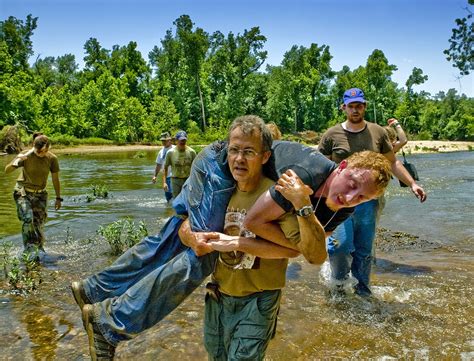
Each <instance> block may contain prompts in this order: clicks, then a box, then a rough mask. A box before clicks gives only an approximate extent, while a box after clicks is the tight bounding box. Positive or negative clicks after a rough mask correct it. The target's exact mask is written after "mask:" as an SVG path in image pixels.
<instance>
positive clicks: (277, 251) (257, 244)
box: [208, 233, 300, 259]
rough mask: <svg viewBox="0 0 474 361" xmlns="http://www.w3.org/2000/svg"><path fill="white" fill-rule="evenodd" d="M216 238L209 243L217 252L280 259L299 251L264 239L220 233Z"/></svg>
mask: <svg viewBox="0 0 474 361" xmlns="http://www.w3.org/2000/svg"><path fill="white" fill-rule="evenodd" d="M219 235H220V238H219V239H218V240H214V239H213V240H210V241H209V243H208V244H209V245H210V246H211V247H212V248H213V249H214V250H216V251H219V252H232V251H241V252H245V253H248V254H251V255H254V256H257V257H260V258H266V259H281V258H293V257H297V256H299V254H300V253H299V252H298V251H296V250H294V249H290V248H286V247H282V246H280V245H278V244H275V243H273V242H268V241H266V240H264V239H255V238H245V237H236V236H228V235H226V234H222V233H220V234H219Z"/></svg>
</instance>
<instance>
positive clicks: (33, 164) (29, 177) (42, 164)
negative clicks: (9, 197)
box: [17, 152, 59, 191]
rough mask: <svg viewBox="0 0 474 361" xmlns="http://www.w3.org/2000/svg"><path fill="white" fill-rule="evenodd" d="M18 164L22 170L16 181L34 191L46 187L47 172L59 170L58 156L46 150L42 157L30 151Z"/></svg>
mask: <svg viewBox="0 0 474 361" xmlns="http://www.w3.org/2000/svg"><path fill="white" fill-rule="evenodd" d="M18 165H19V166H20V167H22V171H21V174H20V175H19V176H18V179H17V183H18V184H19V185H20V186H23V187H25V188H28V189H31V190H35V191H36V190H42V189H45V188H46V183H47V182H48V175H49V172H51V173H57V172H59V162H58V158H57V157H56V155H54V154H53V153H51V152H47V153H46V154H45V156H44V157H38V156H37V155H36V154H35V153H32V154H30V155H29V156H28V158H27V159H25V160H24V161H20V162H19V163H18Z"/></svg>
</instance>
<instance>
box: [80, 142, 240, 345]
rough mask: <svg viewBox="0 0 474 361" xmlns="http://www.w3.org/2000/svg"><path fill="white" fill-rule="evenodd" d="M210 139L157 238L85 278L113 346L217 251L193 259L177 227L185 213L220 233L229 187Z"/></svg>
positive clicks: (177, 293)
mask: <svg viewBox="0 0 474 361" xmlns="http://www.w3.org/2000/svg"><path fill="white" fill-rule="evenodd" d="M219 144H220V143H217V144H216V143H215V144H213V145H211V146H209V147H206V148H205V149H204V150H202V151H201V152H200V153H199V154H198V156H197V157H196V159H195V160H194V162H193V166H192V170H191V175H190V177H189V178H188V180H187V181H186V183H185V184H184V186H183V189H182V191H181V193H180V194H179V196H178V197H176V199H175V200H174V201H173V207H174V208H175V210H176V212H177V214H178V216H173V217H171V218H170V219H169V220H168V222H167V223H166V224H165V225H164V226H163V228H162V230H161V232H160V233H159V234H158V235H156V236H149V237H146V238H145V239H143V240H142V241H141V242H140V243H138V244H137V245H135V246H134V247H132V248H131V249H129V250H128V251H127V252H125V253H124V254H123V255H122V256H121V257H119V258H118V259H117V260H116V261H115V262H114V263H113V264H112V265H111V266H110V267H108V268H106V269H105V270H103V271H102V272H99V273H98V274H95V275H93V276H91V277H89V278H88V279H86V280H84V282H83V284H84V291H85V293H86V295H87V297H88V298H89V300H90V301H91V302H93V303H95V304H94V312H95V316H96V317H95V318H96V319H97V320H98V321H97V326H98V327H99V329H100V330H101V332H102V334H103V335H104V337H105V338H106V339H107V341H108V342H109V343H111V344H113V345H116V344H118V342H120V341H122V340H128V339H130V338H132V337H133V336H135V335H136V334H138V333H140V332H142V331H144V330H146V329H148V328H150V327H151V326H153V325H155V324H156V323H157V322H159V321H160V320H162V319H163V318H164V317H165V316H167V315H168V314H169V313H170V312H171V311H173V310H174V309H175V308H176V307H177V306H179V305H180V304H181V303H182V302H183V300H184V299H185V298H186V297H187V296H189V295H190V294H191V293H192V292H193V291H194V289H195V288H196V287H198V286H199V285H200V284H201V283H202V282H203V281H204V279H205V278H206V277H207V276H208V275H210V274H211V273H212V271H213V268H214V263H215V260H216V258H217V253H216V252H213V253H211V254H208V255H206V256H203V257H197V256H196V255H195V253H194V251H192V250H191V249H190V248H188V247H186V246H184V245H183V244H182V243H181V241H180V239H179V237H178V230H179V227H180V226H181V224H182V222H183V219H182V218H180V216H179V215H187V216H188V217H189V220H190V223H191V227H192V229H193V230H194V231H211V230H215V231H221V230H222V228H223V225H224V215H225V209H226V207H227V204H228V202H229V199H230V196H231V195H232V192H233V190H234V187H235V185H234V180H233V179H232V177H231V175H230V173H229V171H228V168H227V166H226V164H225V163H224V162H223V160H222V159H221V158H218V157H219V156H220V151H221V150H222V148H221V147H220V146H219Z"/></svg>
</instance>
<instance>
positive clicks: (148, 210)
mask: <svg viewBox="0 0 474 361" xmlns="http://www.w3.org/2000/svg"><path fill="white" fill-rule="evenodd" d="M139 155H141V156H139ZM155 156H156V154H155V153H154V152H144V153H143V152H141V153H140V154H138V153H136V152H120V153H96V154H88V155H75V154H74V155H73V154H71V155H68V154H60V155H59V160H60V166H61V173H60V178H61V182H62V187H63V192H62V196H63V197H64V199H65V200H64V203H63V207H62V209H61V210H60V211H54V207H53V199H54V191H53V190H52V188H50V195H51V200H50V202H49V203H50V207H49V218H48V223H47V225H46V235H47V243H46V247H45V248H46V250H47V252H48V254H49V255H50V258H49V259H48V260H47V262H45V264H44V265H43V266H42V268H41V269H40V274H41V279H42V283H41V284H40V285H39V287H38V290H37V291H35V292H34V293H32V294H29V295H26V296H21V295H12V294H11V293H10V292H9V291H8V285H7V284H6V282H5V279H4V277H3V275H2V276H0V285H1V289H0V325H2V326H1V329H0V330H1V331H0V359H1V360H87V359H88V348H87V336H86V334H85V332H84V330H83V328H82V322H81V318H80V313H79V310H78V308H77V306H76V304H75V303H74V300H73V298H72V296H71V295H70V292H69V284H70V282H71V281H72V280H77V279H80V278H82V277H85V276H87V275H89V274H91V273H92V272H96V271H98V270H100V269H102V268H103V267H105V266H106V265H108V264H110V263H111V262H113V260H114V257H112V256H110V254H109V247H108V245H107V244H105V242H100V241H95V242H92V241H91V239H93V238H94V237H96V233H95V232H96V230H97V229H98V227H99V226H100V225H105V224H108V223H111V222H113V221H115V220H117V219H119V218H123V217H127V216H128V217H131V218H132V219H133V220H135V221H136V222H138V221H141V220H143V221H144V222H145V223H146V225H147V227H148V230H149V232H150V233H157V232H158V231H159V229H160V228H161V226H162V225H163V223H164V221H165V220H166V218H167V217H168V216H169V215H171V214H172V209H171V208H170V207H169V206H168V205H167V204H166V201H165V199H164V197H163V192H162V190H161V189H159V188H158V186H156V185H152V184H151V182H150V180H151V177H152V175H153V168H154V159H155ZM10 159H11V157H2V158H0V166H1V167H2V168H3V167H4V166H5V164H6V162H7V161H9V160H10ZM409 159H410V161H412V162H413V163H415V164H416V166H417V169H418V171H419V174H420V177H421V179H422V180H421V181H420V183H421V184H422V185H423V186H424V187H425V189H426V190H427V191H428V194H429V198H428V200H427V202H426V203H424V204H419V202H418V201H417V200H416V199H415V198H414V197H413V196H412V195H411V194H410V192H409V191H408V190H407V189H406V188H400V187H399V186H398V184H397V183H396V182H395V181H393V182H392V184H391V185H390V187H389V189H388V192H387V195H386V196H387V205H386V207H385V210H384V214H383V215H382V218H381V221H380V226H381V227H382V228H383V229H382V232H381V233H380V234H379V236H380V238H379V239H378V249H377V264H376V266H375V267H374V269H373V273H372V284H373V292H374V295H375V297H374V298H373V299H371V300H364V299H360V298H358V297H356V296H352V295H349V296H347V297H344V298H341V297H334V296H332V295H330V294H329V292H328V290H327V287H326V286H325V283H324V276H325V269H326V267H325V266H322V267H319V266H311V265H308V264H306V263H305V262H304V260H303V259H302V258H297V259H294V260H292V261H290V265H289V269H288V277H287V278H288V282H287V286H286V288H285V290H284V293H283V299H282V306H281V310H280V316H279V321H278V330H277V334H276V337H275V339H274V340H273V341H272V342H271V343H270V346H269V349H268V351H267V357H266V359H267V360H316V359H369V358H370V359H376V360H392V359H400V358H401V359H414V360H428V359H430V360H433V359H436V360H439V359H449V360H451V359H454V360H472V359H474V332H473V321H474V309H473V302H472V298H473V288H474V281H473V275H474V263H473V255H474V249H473V246H472V241H473V239H474V226H473V219H474V217H473V212H472V204H473V203H474V193H473V190H474V188H473V184H474V152H458V153H443V154H426V155H413V156H410V157H409ZM17 175H18V174H17V173H14V174H9V175H2V177H1V178H0V188H1V189H3V192H1V193H0V206H1V207H0V238H1V239H3V240H8V241H11V242H13V243H14V244H15V250H16V251H19V250H20V245H21V237H20V234H19V228H20V223H19V222H18V220H17V219H16V210H15V206H14V202H13V199H12V194H11V190H12V188H13V186H14V183H15V179H16V177H17ZM49 183H51V182H49ZM93 184H105V185H106V186H107V187H108V189H109V193H110V194H109V198H107V199H97V200H95V201H92V202H87V200H86V197H85V194H86V193H87V192H88V189H89V188H90V187H91V186H92V185H93ZM50 186H51V184H49V187H50ZM203 295H204V290H203V289H202V288H201V289H198V290H197V291H196V292H195V293H194V294H193V295H192V296H191V297H189V299H188V300H186V302H184V304H183V305H181V306H180V307H179V308H178V309H177V310H176V311H175V312H174V313H173V314H172V315H170V316H169V317H167V318H166V319H165V320H164V321H163V322H161V323H160V324H159V325H157V326H155V327H153V328H152V329H150V330H149V331H147V332H145V333H143V334H141V335H139V336H138V337H137V338H135V339H134V340H132V341H129V342H127V343H123V344H121V345H120V346H119V347H118V349H117V354H116V359H118V360H134V359H141V360H155V359H168V360H178V359H179V360H206V358H207V356H206V352H205V350H204V347H203V345H202V319H203V317H202V316H203V315H202V311H203ZM137 355H139V356H137Z"/></svg>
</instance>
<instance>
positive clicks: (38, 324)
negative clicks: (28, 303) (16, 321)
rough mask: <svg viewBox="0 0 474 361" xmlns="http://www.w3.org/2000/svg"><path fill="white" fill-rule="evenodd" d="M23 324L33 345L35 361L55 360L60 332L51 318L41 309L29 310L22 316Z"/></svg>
mask: <svg viewBox="0 0 474 361" xmlns="http://www.w3.org/2000/svg"><path fill="white" fill-rule="evenodd" d="M22 322H23V323H24V324H25V325H26V330H27V331H28V335H29V336H30V341H31V342H32V343H33V345H32V347H31V351H32V353H33V356H34V359H35V360H54V357H55V355H56V349H57V347H58V345H57V339H58V331H57V330H56V327H55V325H54V322H53V320H52V319H51V317H50V316H48V315H45V314H44V313H42V312H41V310H40V309H38V308H35V309H28V310H25V312H24V313H23V315H22Z"/></svg>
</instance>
